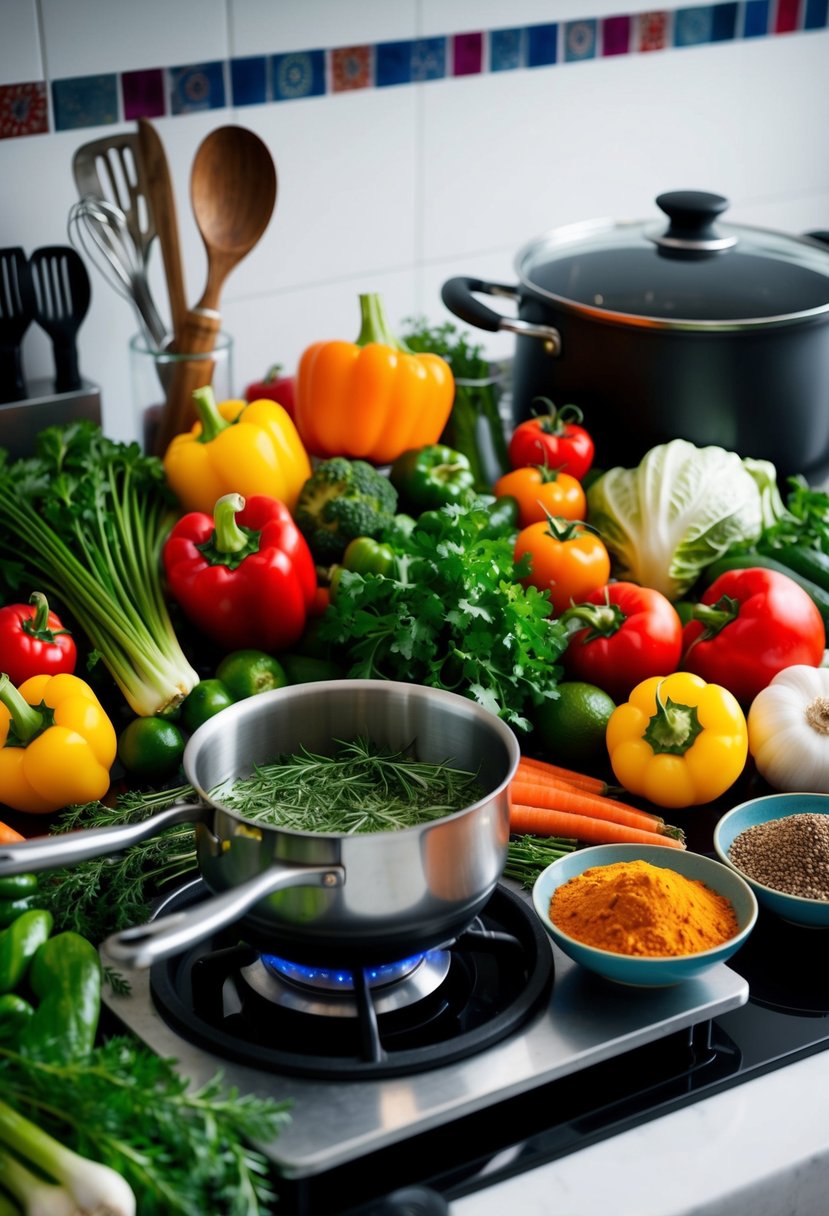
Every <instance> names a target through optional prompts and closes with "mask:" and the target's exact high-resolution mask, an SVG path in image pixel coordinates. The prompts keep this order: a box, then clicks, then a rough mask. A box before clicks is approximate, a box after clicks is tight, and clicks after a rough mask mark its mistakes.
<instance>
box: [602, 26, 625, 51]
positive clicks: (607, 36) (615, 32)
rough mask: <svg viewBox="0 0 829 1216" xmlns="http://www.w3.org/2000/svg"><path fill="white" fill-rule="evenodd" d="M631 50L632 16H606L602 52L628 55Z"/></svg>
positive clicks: (603, 27)
mask: <svg viewBox="0 0 829 1216" xmlns="http://www.w3.org/2000/svg"><path fill="white" fill-rule="evenodd" d="M629 50H630V17H605V19H604V21H603V22H602V54H603V55H627V53H628V51H629Z"/></svg>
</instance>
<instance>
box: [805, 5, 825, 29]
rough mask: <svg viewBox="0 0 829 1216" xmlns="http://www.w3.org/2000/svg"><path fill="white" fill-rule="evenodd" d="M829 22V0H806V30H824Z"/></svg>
mask: <svg viewBox="0 0 829 1216" xmlns="http://www.w3.org/2000/svg"><path fill="white" fill-rule="evenodd" d="M828 23H829V0H806V8H805V10H804V13H803V28H804V30H822V29H825V28H826V25H827V24H828Z"/></svg>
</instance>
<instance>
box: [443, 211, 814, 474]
mask: <svg viewBox="0 0 829 1216" xmlns="http://www.w3.org/2000/svg"><path fill="white" fill-rule="evenodd" d="M656 201H657V203H658V205H659V206H660V207H661V208H662V210H663V211H664V212H665V213H666V214H667V215H668V217H669V220H670V222H669V224H668V225H667V227H666V225H665V221H664V219H663V220H662V221H661V222H660V221H657V222H656V223H653V222H641V223H614V222H612V221H609V220H596V221H589V222H586V223H581V224H574V225H570V226H567V227H565V228H559V229H556V230H554V231H553V232H550V233H548V234H546V235H545V236H542V237H539V238H537V239H536V240H534V241H531V242H530V243H529V244H528V245H526V246H525V247H524V248H523V249H521V250H520V251H519V253H518V254H517V256H516V261H515V268H516V272H517V276H518V280H519V281H518V285H517V286H508V285H505V284H499V283H491V282H486V281H484V280H481V279H475V278H468V277H459V278H452V279H449V280H448V281H447V282H446V283H445V284H444V286H443V291H442V296H443V301H444V303H445V305H446V307H447V308H448V309H449V310H450V311H451V312H453V313H454V314H455V315H456V316H457V317H459V318H460V319H461V320H463V321H465V322H466V323H467V324H469V325H474V326H476V327H477V328H479V329H483V330H487V331H491V332H495V331H498V330H507V331H511V332H513V333H515V334H516V335H517V340H516V348H515V358H514V362H513V407H512V408H513V421H514V422H515V423H518V422H520V421H522V420H523V419H525V418H527V417H529V416H531V414H532V413H533V412H539V409H538V407H535V411H534V407H533V401H534V399H535V398H537V397H546V398H549V399H550V400H552V401H553V402H554V404H555V405H556V406H557V407H560V406H562V405H565V404H567V403H570V402H572V403H575V404H576V405H578V406H580V407H581V409H582V411H583V413H584V418H585V425H586V426H587V428H588V429H589V430H590V431H591V433H592V434H593V436H594V438H595V440H596V464H597V466H599V467H609V466H611V465H618V464H623V465H634V464H637V463H638V461H639V460H640V459H641V457H642V456H643V455H644V453H645V452H646V451H647V450H648V449H649V448H651V447H653V446H654V445H655V444H658V443H664V442H666V441H668V440H670V439H674V438H677V437H680V438H683V439H688V440H690V441H691V442H692V443H696V444H698V445H700V446H704V445H706V444H718V445H720V446H721V447H724V448H728V449H730V450H732V451H736V452H739V453H740V454H741V455H743V456H754V457H758V458H762V459H767V460H771V461H773V462H774V464H775V466H776V468H777V470H778V474H779V476H780V477H781V478H785V477H787V476H789V475H790V474H793V473H803V474H805V475H806V476H807V478H809V480H810V481H812V482H813V483H814V482H817V481H820V480H822V479H823V478H824V477H826V476H827V475H829V248H827V246H826V244H825V243H824V241H825V236H826V234H817V233H813V234H811V235H810V236H803V237H793V236H786V235H784V234H782V233H776V232H770V231H766V230H763V229H758V228H749V227H738V226H734V225H726V224H717V223H716V221H717V217H718V216H719V215H720V214H721V213H722V211H724V210H725V208H726V207H727V206H728V202H727V200H726V199H724V198H722V197H720V196H719V195H715V194H705V193H702V192H699V191H676V192H673V193H670V194H663V195H660V197H659V198H658V199H657V200H656ZM480 295H489V296H496V297H507V298H511V299H514V300H515V301H516V302H517V317H516V318H512V317H509V316H504V315H503V314H502V313H500V312H497V311H495V310H494V309H492V308H490V307H489V306H488V305H487V304H485V303H484V302H482V301H481V300H480V299H478V298H476V297H477V296H480ZM540 412H545V411H544V410H543V409H542V410H541V411H540Z"/></svg>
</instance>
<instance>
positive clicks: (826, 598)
mask: <svg viewBox="0 0 829 1216" xmlns="http://www.w3.org/2000/svg"><path fill="white" fill-rule="evenodd" d="M801 552H802V550H801ZM754 566H760V567H761V568H762V569H764V570H776V571H777V572H778V574H785V575H787V576H788V577H789V578H790V579H792V581H793V582H795V583H797V584H798V586H799V587H802V588H803V590H804V591H805V592H806V593H807V595H809V596H811V598H812V599H813V600H814V602H815V604H816V605H817V608H818V611H819V612H820V615H821V616H822V617H823V623H824V625H825V626H826V628H827V630H829V590H827V589H826V588H825V587H821V586H820V585H819V584H818V583H816V582H814V581H813V580H812V579H810V578H806V577H805V576H804V575H802V574H799V573H798V572H797V570H794V569H793V568H792V567H791V566H786V565H784V563H783V562H781V561H779V560H778V559H777V558H774V557H766V556H765V554H762V553H741V554H740V555H739V556H734V557H721V558H719V560H718V561H715V562H712V563H711V565H710V566H706V568H705V569H704V570H703V571H702V581H703V583H704V585H705V586H706V587H710V586H711V584H712V583H713V582H714V580H715V579H718V578H719V577H720V575H721V574H725V573H726V572H727V571H729V570H748V569H750V568H751V567H754Z"/></svg>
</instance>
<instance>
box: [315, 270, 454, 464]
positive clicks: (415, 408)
mask: <svg viewBox="0 0 829 1216" xmlns="http://www.w3.org/2000/svg"><path fill="white" fill-rule="evenodd" d="M360 313H361V317H362V328H361V330H360V334H359V336H358V338H357V341H356V342H344V341H338V340H335V341H330V342H315V343H313V345H311V346H309V347H308V348H307V349H306V350H305V351H304V353H303V354H302V357H301V358H300V361H299V367H298V369H297V382H296V401H295V406H294V421H295V422H296V425H297V430H298V431H299V434H300V437H301V439H302V441H303V443H304V444H305V446H306V448H307V449H308V451H309V452H311V453H312V454H313V455H314V456H320V457H324V458H327V457H330V456H348V457H351V458H354V459H362V460H368V461H371V462H372V463H373V464H389V463H391V461H393V460H396V459H397V457H398V456H399V455H400V454H401V453H402V452H405V451H406V450H407V449H409V448H419V447H423V446H425V445H426V444H432V443H437V441H438V439H439V438H440V435H441V433H442V431H443V428H444V426H445V425H446V422H447V420H448V418H449V415H450V413H451V411H452V403H453V401H454V398H455V380H454V377H453V375H452V371H451V369H450V367H449V364H448V363H447V362H446V360H445V359H442V358H441V357H440V356H439V355H434V354H431V353H423V354H414V353H412V352H411V351H410V350H409V349H408V348H407V346H406V345H405V343H404V342H401V341H399V340H398V339H397V338H396V337H394V335H393V334H392V333H391V331H390V330H389V327H388V323H387V321H386V317H385V312H384V310H383V304H382V301H381V299H380V296H379V295H377V294H376V293H367V294H365V295H361V296H360Z"/></svg>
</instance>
